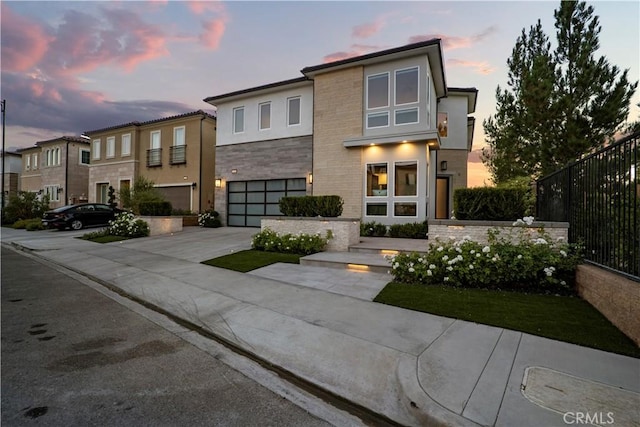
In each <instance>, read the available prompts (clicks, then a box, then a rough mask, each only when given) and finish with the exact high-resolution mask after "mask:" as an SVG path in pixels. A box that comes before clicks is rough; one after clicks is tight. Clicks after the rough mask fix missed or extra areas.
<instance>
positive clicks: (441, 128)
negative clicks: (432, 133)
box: [438, 113, 449, 138]
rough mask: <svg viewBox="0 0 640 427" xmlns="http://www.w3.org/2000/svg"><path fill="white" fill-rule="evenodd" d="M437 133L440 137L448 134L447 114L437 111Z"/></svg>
mask: <svg viewBox="0 0 640 427" xmlns="http://www.w3.org/2000/svg"><path fill="white" fill-rule="evenodd" d="M438 133H439V134H440V138H446V137H447V136H449V114H448V113H438Z"/></svg>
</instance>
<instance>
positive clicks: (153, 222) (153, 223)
mask: <svg viewBox="0 0 640 427" xmlns="http://www.w3.org/2000/svg"><path fill="white" fill-rule="evenodd" d="M138 218H139V219H141V220H143V221H144V222H146V223H147V224H149V235H150V236H158V235H160V234H170V233H177V232H178V231H182V217H181V216H139V217H138Z"/></svg>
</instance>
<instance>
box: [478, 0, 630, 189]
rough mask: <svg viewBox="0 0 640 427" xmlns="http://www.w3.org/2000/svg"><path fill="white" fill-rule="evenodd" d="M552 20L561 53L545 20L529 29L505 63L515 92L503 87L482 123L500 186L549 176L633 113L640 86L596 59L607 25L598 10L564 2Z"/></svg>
mask: <svg viewBox="0 0 640 427" xmlns="http://www.w3.org/2000/svg"><path fill="white" fill-rule="evenodd" d="M554 16H555V20H556V23H555V27H556V38H557V47H556V49H555V51H554V52H551V45H550V43H549V40H548V37H547V36H546V35H545V34H544V32H543V30H542V26H541V24H540V21H539V20H538V23H537V24H536V25H534V26H532V27H531V29H530V30H529V33H528V34H526V33H525V31H524V30H523V31H522V34H521V35H520V37H519V38H518V40H517V41H516V45H515V47H514V48H513V51H512V56H511V58H510V59H509V60H508V61H507V64H508V66H509V80H508V83H507V84H508V87H509V89H505V90H501V89H500V87H498V89H497V91H496V104H497V111H496V114H495V116H492V117H489V118H488V119H487V120H485V121H484V123H483V124H484V129H485V134H486V137H487V143H488V145H489V148H488V149H486V150H483V162H484V163H485V164H486V165H487V166H488V167H489V170H490V172H491V174H492V177H493V180H494V182H495V183H500V182H504V181H506V180H509V179H511V178H514V177H517V176H532V177H537V176H541V175H545V174H548V173H551V172H553V171H555V170H557V169H559V168H561V167H562V166H564V165H566V164H567V163H569V162H571V161H574V160H576V159H578V158H580V156H582V155H584V154H586V153H588V152H590V151H592V150H594V149H597V148H600V147H602V146H603V145H604V144H605V143H606V142H607V141H608V140H610V139H611V138H612V137H613V135H614V134H615V133H616V131H618V130H620V129H621V128H622V125H623V123H624V121H625V118H626V117H627V115H628V113H629V103H630V99H631V97H632V96H633V94H634V92H635V90H636V87H637V82H636V83H629V80H628V78H627V72H628V70H624V71H623V72H622V73H621V70H620V69H619V68H618V67H616V66H611V65H610V64H609V62H608V61H607V59H606V58H605V57H599V58H596V51H597V49H598V48H599V42H598V36H599V34H600V31H601V27H600V24H599V20H598V17H597V16H595V15H594V9H593V7H592V6H587V5H586V4H585V3H584V2H575V1H562V2H561V3H560V8H559V9H557V10H556V11H555V13H554Z"/></svg>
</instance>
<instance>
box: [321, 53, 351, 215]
mask: <svg viewBox="0 0 640 427" xmlns="http://www.w3.org/2000/svg"><path fill="white" fill-rule="evenodd" d="M313 87H314V92H313V103H314V109H313V195H314V196H322V195H332V194H337V195H339V196H341V197H342V199H343V200H344V208H343V213H342V215H344V216H345V217H350V218H361V217H362V198H363V194H362V193H363V191H364V190H363V187H364V186H363V176H364V173H363V170H362V149H361V148H360V147H357V148H350V149H347V148H345V147H344V146H343V145H342V143H343V142H344V140H345V139H347V138H352V137H357V136H362V108H363V93H364V69H363V67H361V66H359V67H353V68H348V69H345V70H339V71H334V72H330V73H325V74H319V75H317V76H316V77H315V78H314V84H313Z"/></svg>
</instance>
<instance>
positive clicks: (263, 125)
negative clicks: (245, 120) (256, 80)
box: [258, 102, 271, 130]
mask: <svg viewBox="0 0 640 427" xmlns="http://www.w3.org/2000/svg"><path fill="white" fill-rule="evenodd" d="M258 108H259V110H260V130H266V129H271V103H270V102H265V103H264V104H260V105H259V107H258Z"/></svg>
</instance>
